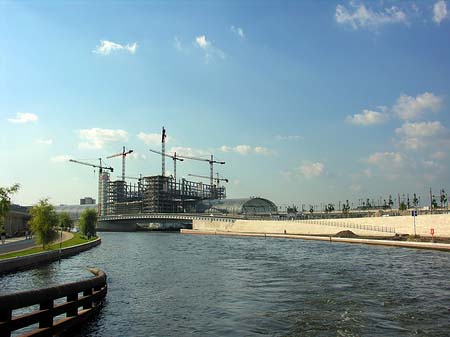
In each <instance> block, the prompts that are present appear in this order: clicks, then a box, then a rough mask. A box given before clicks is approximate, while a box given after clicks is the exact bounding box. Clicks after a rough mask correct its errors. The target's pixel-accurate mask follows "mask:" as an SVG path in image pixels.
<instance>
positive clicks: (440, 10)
mask: <svg viewBox="0 0 450 337" xmlns="http://www.w3.org/2000/svg"><path fill="white" fill-rule="evenodd" d="M433 14H434V15H433V21H434V22H436V23H437V24H438V25H439V24H440V23H441V21H442V20H444V19H445V18H446V17H447V16H448V14H447V4H446V3H445V1H443V0H441V1H438V2H436V3H435V4H434V6H433Z"/></svg>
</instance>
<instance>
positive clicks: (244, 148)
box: [220, 144, 271, 155]
mask: <svg viewBox="0 0 450 337" xmlns="http://www.w3.org/2000/svg"><path fill="white" fill-rule="evenodd" d="M220 150H221V151H222V152H235V153H239V154H241V155H248V154H251V153H256V154H271V151H270V150H269V149H268V148H265V147H262V146H255V147H251V146H250V145H244V144H241V145H236V146H234V147H231V146H226V145H223V146H221V147H220Z"/></svg>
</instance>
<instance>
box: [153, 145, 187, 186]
mask: <svg viewBox="0 0 450 337" xmlns="http://www.w3.org/2000/svg"><path fill="white" fill-rule="evenodd" d="M149 151H150V152H153V153H156V154H160V155H162V156H165V157H169V158H172V159H173V177H174V179H175V182H176V181H177V160H179V161H184V159H182V158H179V157H177V153H176V152H174V154H173V156H172V155H170V154H167V153H163V152H159V151H156V150H152V149H149ZM164 173H165V172H164Z"/></svg>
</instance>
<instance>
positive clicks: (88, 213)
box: [80, 208, 97, 237]
mask: <svg viewBox="0 0 450 337" xmlns="http://www.w3.org/2000/svg"><path fill="white" fill-rule="evenodd" d="M96 225H97V212H96V210H95V209H92V208H91V209H86V210H84V211H83V213H81V216H80V232H81V234H82V235H84V236H87V237H90V236H94V235H95V234H96V232H97V230H96Z"/></svg>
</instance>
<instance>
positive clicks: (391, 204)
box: [388, 194, 394, 208]
mask: <svg viewBox="0 0 450 337" xmlns="http://www.w3.org/2000/svg"><path fill="white" fill-rule="evenodd" d="M388 205H389V208H392V206H394V201H392V195H390V194H389V201H388Z"/></svg>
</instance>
